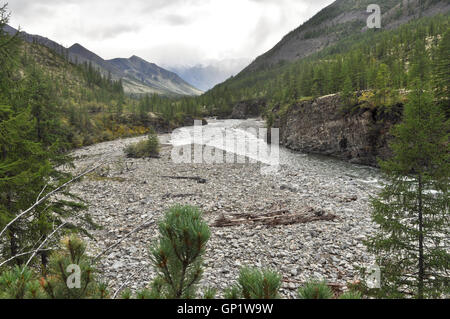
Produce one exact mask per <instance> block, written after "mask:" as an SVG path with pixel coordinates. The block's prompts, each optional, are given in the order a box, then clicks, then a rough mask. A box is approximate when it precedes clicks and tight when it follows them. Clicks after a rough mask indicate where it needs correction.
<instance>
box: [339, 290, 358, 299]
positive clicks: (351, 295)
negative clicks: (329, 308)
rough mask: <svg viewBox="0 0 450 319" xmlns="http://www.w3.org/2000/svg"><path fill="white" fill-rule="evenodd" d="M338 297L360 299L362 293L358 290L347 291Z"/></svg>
mask: <svg viewBox="0 0 450 319" xmlns="http://www.w3.org/2000/svg"><path fill="white" fill-rule="evenodd" d="M339 299H362V295H361V293H360V292H358V291H348V292H345V293H343V294H342V295H340V296H339Z"/></svg>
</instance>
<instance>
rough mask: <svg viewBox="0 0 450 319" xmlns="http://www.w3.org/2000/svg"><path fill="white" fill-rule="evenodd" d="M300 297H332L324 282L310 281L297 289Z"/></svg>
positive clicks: (331, 292)
mask: <svg viewBox="0 0 450 319" xmlns="http://www.w3.org/2000/svg"><path fill="white" fill-rule="evenodd" d="M298 296H299V298H300V299H332V298H333V297H334V295H333V291H331V288H330V287H328V285H327V283H326V282H317V281H314V282H310V283H307V284H306V285H305V286H303V287H300V288H299V289H298Z"/></svg>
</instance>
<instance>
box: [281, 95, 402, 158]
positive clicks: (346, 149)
mask: <svg viewBox="0 0 450 319" xmlns="http://www.w3.org/2000/svg"><path fill="white" fill-rule="evenodd" d="M342 106H343V103H342V100H341V98H340V96H339V95H337V94H335V95H329V96H324V97H320V98H317V99H313V100H308V101H302V102H298V103H295V104H293V105H291V106H290V107H289V108H287V109H285V110H282V111H280V109H279V108H274V109H273V110H272V114H273V116H274V118H273V125H272V127H274V128H279V129H280V144H281V145H284V146H286V147H287V148H289V149H292V150H296V151H301V152H305V153H314V154H323V155H329V156H333V157H337V158H340V159H343V160H347V161H350V162H352V163H358V164H364V165H370V166H377V158H382V159H386V158H388V157H389V156H390V155H391V151H390V149H389V146H388V142H389V140H390V139H391V138H392V137H391V136H390V134H389V131H390V129H391V127H392V126H393V125H395V124H396V123H398V122H400V119H401V113H402V106H401V105H397V106H395V107H393V108H391V110H390V112H389V113H386V112H383V111H380V110H377V109H369V108H364V107H362V106H361V107H360V106H356V107H353V108H352V109H353V111H352V112H350V111H344V110H343V107H342Z"/></svg>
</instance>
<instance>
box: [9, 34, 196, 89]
mask: <svg viewBox="0 0 450 319" xmlns="http://www.w3.org/2000/svg"><path fill="white" fill-rule="evenodd" d="M5 31H6V32H7V33H9V34H11V35H12V34H16V33H17V30H16V29H14V28H12V27H11V26H6V27H5ZM21 37H22V38H23V39H24V40H25V41H27V42H29V43H35V42H36V43H38V44H41V45H44V46H46V47H47V48H49V49H51V50H54V51H56V52H57V53H59V54H61V55H63V56H67V58H68V59H69V60H70V61H71V62H73V63H75V64H82V63H91V64H92V66H94V67H95V68H96V69H98V70H99V71H100V72H101V73H102V74H103V75H104V76H109V75H111V78H112V79H114V80H119V79H121V80H122V82H123V87H124V90H125V92H126V93H129V94H161V95H191V96H192V95H199V94H201V93H202V91H200V90H199V89H197V88H195V87H194V86H192V85H191V84H189V83H187V82H186V81H184V80H183V79H182V78H180V77H179V76H178V75H177V74H175V73H173V72H170V71H167V70H165V69H163V68H161V67H159V66H157V65H156V64H154V63H149V62H147V61H145V60H144V59H142V58H138V57H136V56H133V57H131V58H129V59H113V60H104V59H103V58H101V57H100V56H98V55H97V54H95V53H94V52H92V51H89V50H88V49H86V48H85V47H83V46H82V45H81V44H79V43H76V44H74V45H72V46H71V47H69V48H65V47H64V46H62V45H60V44H58V43H56V42H55V41H52V40H50V39H48V38H45V37H42V36H39V35H32V34H28V33H26V32H21Z"/></svg>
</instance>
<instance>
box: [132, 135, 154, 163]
mask: <svg viewBox="0 0 450 319" xmlns="http://www.w3.org/2000/svg"><path fill="white" fill-rule="evenodd" d="M124 151H125V154H126V155H127V157H130V158H146V157H151V158H158V157H159V151H160V145H159V139H158V136H157V135H156V134H149V135H148V138H147V139H146V140H143V141H140V142H138V143H135V144H131V145H128V146H127V147H126V148H125V150H124Z"/></svg>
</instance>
